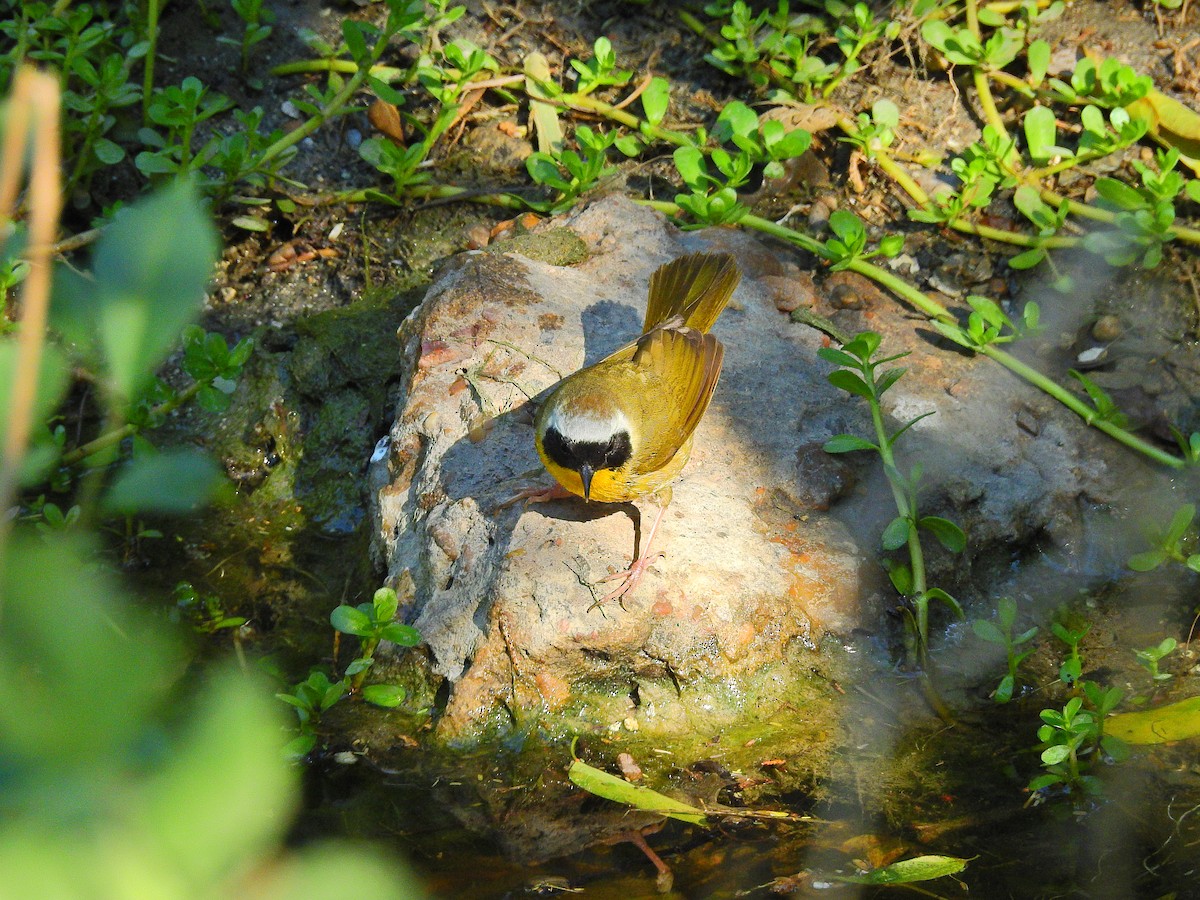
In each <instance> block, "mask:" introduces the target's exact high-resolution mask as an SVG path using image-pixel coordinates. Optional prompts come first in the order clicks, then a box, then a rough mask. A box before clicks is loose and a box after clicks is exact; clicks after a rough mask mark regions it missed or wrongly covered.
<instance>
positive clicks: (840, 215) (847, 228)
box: [829, 209, 867, 247]
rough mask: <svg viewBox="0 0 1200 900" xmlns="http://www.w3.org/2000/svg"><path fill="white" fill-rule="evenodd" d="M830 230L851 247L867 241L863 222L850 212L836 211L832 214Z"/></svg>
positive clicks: (830, 215) (830, 216)
mask: <svg viewBox="0 0 1200 900" xmlns="http://www.w3.org/2000/svg"><path fill="white" fill-rule="evenodd" d="M829 229H830V230H831V231H832V232H833V233H834V234H836V235H837V236H838V237H840V238H841V239H842V240H843V241H844V242H845V243H846V244H847V245H849V246H851V247H853V246H854V245H855V244H859V243H862V242H865V241H866V239H867V232H866V230H865V229H864V228H863V223H862V220H861V219H860V218H859V217H858V216H856V215H855V214H854V213H852V212H850V211H849V210H845V209H835V210H834V211H833V212H832V213H830V214H829Z"/></svg>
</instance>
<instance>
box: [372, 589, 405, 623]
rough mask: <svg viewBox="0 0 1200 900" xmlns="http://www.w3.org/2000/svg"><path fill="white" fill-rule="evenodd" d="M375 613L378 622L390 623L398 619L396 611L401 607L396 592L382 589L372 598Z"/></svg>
mask: <svg viewBox="0 0 1200 900" xmlns="http://www.w3.org/2000/svg"><path fill="white" fill-rule="evenodd" d="M371 603H372V604H373V607H374V609H373V613H374V618H375V621H376V622H390V621H392V619H394V618H395V617H396V610H397V609H399V607H400V599H399V598H398V597H397V596H396V592H395V591H394V590H392V589H391V588H386V587H385V588H380V589H379V590H377V591H376V592H375V596H374V597H372V599H371Z"/></svg>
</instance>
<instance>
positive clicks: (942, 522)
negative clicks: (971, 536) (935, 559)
mask: <svg viewBox="0 0 1200 900" xmlns="http://www.w3.org/2000/svg"><path fill="white" fill-rule="evenodd" d="M917 525H918V526H920V527H921V528H924V529H925V530H926V531H928V532H930V533H931V534H932V535H933V536H934V537H935V538H937V540H938V543H939V544H941V545H942V546H943V547H945V548H946V549H947V550H949V551H950V552H951V553H962V551H963V550H964V549H965V548H966V546H967V536H966V534H964V533H963V530H962V529H961V528H959V527H958V526H957V525H955V524H954V523H953V522H951V521H950V520H949V519H943V518H941V517H940V516H925V517H923V518H921V519H920V520H918V522H917Z"/></svg>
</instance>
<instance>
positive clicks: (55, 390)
mask: <svg viewBox="0 0 1200 900" xmlns="http://www.w3.org/2000/svg"><path fill="white" fill-rule="evenodd" d="M69 369H70V367H69V365H68V363H67V359H66V357H65V356H63V354H62V352H61V351H60V350H59V349H58V348H57V347H56V346H54V345H53V344H47V345H45V346H44V347H43V348H42V358H41V361H40V363H39V364H38V371H37V376H36V380H37V384H36V386H35V387H34V390H33V405H32V406H31V407H30V409H29V415H30V424H31V425H36V424H37V423H40V422H45V421H46V420H47V419H48V418H49V417H50V414H51V413H52V412H53V411H54V410H55V408H57V406H58V404H59V403H60V402H61V401H62V398H63V394H65V393H66V390H67V383H68V379H67V373H68V371H69ZM17 374H18V373H17V342H16V341H15V340H0V448H3V447H6V446H7V442H8V429H9V427H10V425H11V423H12V393H13V390H14V388H15V387H16V385H17ZM30 374H32V373H30ZM24 377H26V378H27V377H28V375H24ZM21 449H22V450H25V449H26V448H24V447H22V448H21Z"/></svg>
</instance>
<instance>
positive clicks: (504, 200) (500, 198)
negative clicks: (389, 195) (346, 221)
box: [320, 184, 529, 210]
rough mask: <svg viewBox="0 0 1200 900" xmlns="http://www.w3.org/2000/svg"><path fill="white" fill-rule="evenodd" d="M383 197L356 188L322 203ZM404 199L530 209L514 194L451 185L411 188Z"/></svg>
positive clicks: (425, 185) (376, 189) (324, 199)
mask: <svg viewBox="0 0 1200 900" xmlns="http://www.w3.org/2000/svg"><path fill="white" fill-rule="evenodd" d="M381 193H382V191H380V190H379V189H378V188H357V189H355V190H350V191H342V192H339V193H336V194H331V195H329V196H328V197H323V198H322V199H321V201H320V202H322V203H365V202H367V201H368V200H371V199H378V197H379V195H380V194H381ZM404 199H406V200H424V201H425V205H426V206H434V205H440V204H444V203H457V202H465V201H470V202H472V203H483V204H486V205H488V206H502V207H504V208H506V209H516V210H527V209H528V208H529V206H528V204H526V203H525V201H524V200H522V199H521V198H520V197H518V196H516V195H515V194H508V193H504V192H502V191H478V190H473V189H471V188H462V187H456V186H454V185H450V184H415V185H409V186H408V187H406V188H405V189H404Z"/></svg>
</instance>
